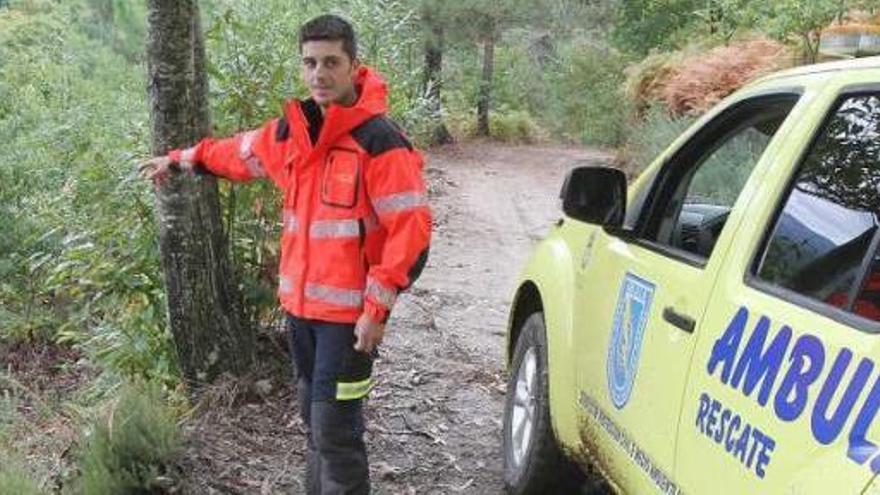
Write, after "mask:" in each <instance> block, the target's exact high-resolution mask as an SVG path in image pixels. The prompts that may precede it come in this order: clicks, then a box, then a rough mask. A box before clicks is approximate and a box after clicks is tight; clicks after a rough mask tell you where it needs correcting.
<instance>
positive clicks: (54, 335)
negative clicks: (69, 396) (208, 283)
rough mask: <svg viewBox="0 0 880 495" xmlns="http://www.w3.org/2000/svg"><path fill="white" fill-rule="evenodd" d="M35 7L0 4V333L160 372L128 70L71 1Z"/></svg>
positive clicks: (152, 234)
mask: <svg viewBox="0 0 880 495" xmlns="http://www.w3.org/2000/svg"><path fill="white" fill-rule="evenodd" d="M36 4H37V3H36V2H26V3H24V4H22V10H17V9H15V8H13V9H12V10H10V11H8V12H6V11H4V12H0V135H2V136H4V140H5V142H8V143H10V146H4V147H3V148H0V181H2V182H3V184H4V185H6V186H9V187H4V188H2V190H0V228H2V230H3V232H4V235H3V236H2V237H0V308H2V310H0V339H3V340H7V339H31V338H43V339H61V340H65V341H69V342H72V343H75V344H82V345H84V346H86V348H87V349H89V350H92V351H94V354H93V356H94V357H95V358H96V360H97V362H99V363H101V364H105V365H107V366H108V368H110V369H114V366H115V365H116V364H117V363H134V362H138V363H140V364H139V365H137V366H128V367H127V369H125V370H121V369H120V370H118V371H125V372H132V373H135V374H140V375H143V376H156V377H161V378H163V379H165V380H170V379H171V378H169V377H171V376H173V375H174V373H173V371H172V370H173V369H174V364H173V362H174V359H173V351H172V349H171V348H170V345H169V343H168V340H167V338H166V336H165V334H164V330H163V328H164V318H165V316H164V294H163V291H162V285H161V279H160V276H161V272H160V269H159V263H158V253H157V250H156V241H155V239H156V228H155V225H154V222H153V219H152V214H151V212H150V204H151V203H152V198H151V192H150V191H149V189H148V188H147V187H144V184H143V183H142V182H140V181H137V180H136V179H135V177H134V175H133V166H134V163H135V161H136V157H138V156H144V155H145V153H146V149H147V142H148V133H147V118H146V105H145V102H144V83H143V79H142V78H143V75H142V70H141V69H140V68H139V66H137V65H133V64H132V63H131V62H130V61H129V60H128V59H126V58H125V57H124V56H123V55H121V54H120V53H119V52H117V51H116V50H114V49H113V48H112V47H110V46H108V44H107V43H106V42H105V41H103V40H101V39H98V38H95V37H92V36H91V35H90V34H89V33H88V32H87V31H86V30H85V29H80V28H84V26H88V25H89V24H90V22H91V20H92V13H91V11H89V10H88V9H87V8H86V7H87V5H86V4H85V3H83V2H71V3H66V4H63V5H58V4H55V3H54V2H53V3H46V4H40V10H34V9H35V7H34V5H36ZM26 7H28V8H27V9H26ZM110 330H112V331H113V332H110ZM114 332H115V333H114ZM121 335H125V336H127V337H126V338H121V337H120V336H121ZM94 342H102V345H101V346H100V347H99V348H96V347H94V346H90V343H94ZM140 342H150V344H149V345H141V344H140ZM107 343H110V344H112V345H111V346H110V347H105V346H104V344H107Z"/></svg>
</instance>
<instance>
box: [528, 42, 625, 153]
mask: <svg viewBox="0 0 880 495" xmlns="http://www.w3.org/2000/svg"><path fill="white" fill-rule="evenodd" d="M625 60H626V59H625V57H623V56H622V55H621V54H620V53H618V52H616V51H615V50H612V49H610V48H607V47H602V46H596V45H594V44H592V43H589V42H582V43H574V44H572V45H571V46H570V47H568V48H567V49H565V50H563V51H562V52H561V54H560V58H559V62H558V64H557V65H556V67H555V70H548V71H546V72H545V78H546V84H547V87H548V89H550V91H547V92H545V93H544V94H543V95H542V97H543V100H544V101H543V102H540V101H539V102H536V105H538V104H544V105H546V108H547V109H548V113H547V114H546V115H544V116H542V117H543V118H542V120H544V121H545V122H547V123H548V124H551V125H552V124H553V123H556V126H555V127H554V128H553V130H554V131H555V132H556V133H557V134H558V135H560V136H569V137H571V138H573V139H575V140H577V141H579V142H582V143H584V144H592V145H601V146H617V145H619V144H621V142H622V141H623V138H624V136H625V123H626V122H627V120H628V119H629V118H630V114H631V112H632V108H631V102H630V100H629V99H628V98H626V97H625V95H624V93H623V91H622V87H623V82H624V81H625V76H624V73H623V69H624V68H625Z"/></svg>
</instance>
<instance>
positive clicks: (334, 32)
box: [299, 14, 357, 60]
mask: <svg viewBox="0 0 880 495" xmlns="http://www.w3.org/2000/svg"><path fill="white" fill-rule="evenodd" d="M307 41H341V42H342V50H343V51H344V52H345V53H347V54H348V56H349V57H351V59H352V60H354V59H356V58H357V39H356V38H355V35H354V28H352V27H351V24H349V22H348V21H346V20H345V19H343V18H342V17H339V16H338V15H333V14H325V15H320V16H318V17H315V18H314V19H312V20H310V21H308V22H306V23H305V24H303V25H302V27H300V28H299V49H300V51H302V46H303V44H304V43H305V42H307Z"/></svg>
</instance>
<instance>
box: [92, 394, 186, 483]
mask: <svg viewBox="0 0 880 495" xmlns="http://www.w3.org/2000/svg"><path fill="white" fill-rule="evenodd" d="M165 404H166V403H165V401H164V399H163V397H162V394H161V392H160V390H159V388H158V386H156V385H148V384H139V385H125V386H123V388H122V391H121V394H120V397H119V399H118V400H117V401H115V402H114V403H112V404H111V407H110V408H109V410H108V411H107V413H106V414H105V415H103V416H102V417H101V418H100V419H99V420H98V421H97V422H96V423H95V424H93V425H92V426H91V434H90V435H89V436H88V437H87V438H86V441H85V446H84V449H83V451H82V452H81V459H80V462H81V470H82V478H81V480H80V481H81V485H82V491H83V492H84V493H88V494H90V495H91V494H96V495H100V494H108V495H111V494H113V495H115V494H125V493H149V492H151V491H154V490H157V489H158V488H159V487H161V486H163V484H164V483H167V477H168V476H169V474H170V472H169V471H170V467H171V466H172V463H173V462H174V460H175V457H176V456H177V455H178V453H179V449H180V445H181V443H180V432H179V430H178V427H177V424H176V420H175V417H174V415H173V413H172V411H171V410H170V408H169V407H168V406H167V405H165Z"/></svg>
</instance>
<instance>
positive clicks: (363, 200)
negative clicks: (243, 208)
mask: <svg viewBox="0 0 880 495" xmlns="http://www.w3.org/2000/svg"><path fill="white" fill-rule="evenodd" d="M355 82H356V87H357V89H358V95H359V96H358V100H357V102H356V103H355V104H354V105H353V106H351V107H341V106H338V105H331V106H330V107H329V108H328V109H327V111H326V113H325V115H324V117H323V124H320V113H319V112H320V111H319V110H318V108H317V105H315V103H314V102H313V101H311V100H306V101H298V100H293V101H291V102H288V103H287V105H286V106H285V112H284V114H285V115H284V117H282V118H279V119H273V120H271V121H269V122H267V123H266V124H265V125H263V126H262V127H261V128H259V129H256V130H253V131H248V132H242V133H240V134H237V135H235V136H234V137H231V138H227V139H219V140H215V139H205V140H202V141H201V142H199V143H198V144H197V145H195V146H193V147H191V148H188V149H185V150H175V151H172V152H171V153H170V154H169V157H170V158H171V159H173V160H175V161H180V162H189V163H191V164H199V165H200V166H202V167H204V168H206V169H207V170H208V171H210V172H211V173H213V174H216V175H219V176H222V177H226V178H228V179H231V180H237V181H247V180H251V179H254V178H260V177H268V178H269V179H271V180H272V181H273V182H274V183H275V184H276V185H278V187H280V188H281V189H282V190H283V191H284V202H283V229H282V236H281V264H280V268H279V279H280V280H279V286H278V295H279V298H280V300H281V305H282V306H283V307H284V308H285V309H286V310H287V311H288V312H289V313H291V314H293V315H295V316H298V317H300V318H306V319H315V320H323V321H331V322H340V323H353V322H355V321H357V318H358V317H359V316H360V314H361V313H362V312H366V313H367V314H368V315H370V316H371V317H372V318H373V319H374V320H375V321H385V320H386V319H387V317H388V314H389V312H390V310H391V308H392V306H393V305H394V301H395V299H396V298H397V294H398V293H399V292H400V291H401V290H402V289H405V288H407V287H409V286H410V285H411V284H412V283H413V281H414V280H415V279H416V278H417V277H418V275H419V273H420V272H421V270H422V268H423V267H424V264H425V262H426V261H427V255H428V245H429V243H430V237H431V212H430V209H429V206H428V197H427V191H426V188H425V183H424V180H423V177H422V168H423V165H424V161H423V158H422V155H421V153H420V152H419V151H418V150H416V149H414V148H413V146H412V145H411V144H410V142H409V141H408V140H407V139H406V137H405V136H404V135H403V133H402V132H401V131H400V129H399V128H398V127H397V126H396V124H394V123H393V122H392V121H391V120H390V119H389V118H388V117H386V115H385V113H386V111H387V101H386V98H387V89H386V86H385V83H384V81H382V79H381V78H380V76H379V75H378V74H377V73H375V72H374V71H372V70H371V69H369V68H368V67H365V66H361V68H360V69H359V71H358V74H357V77H356V81H355ZM316 112H317V115H316ZM316 122H317V123H318V124H320V133H319V134H318V133H317V132H315V131H316V130H318V126H317V125H316Z"/></svg>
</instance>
